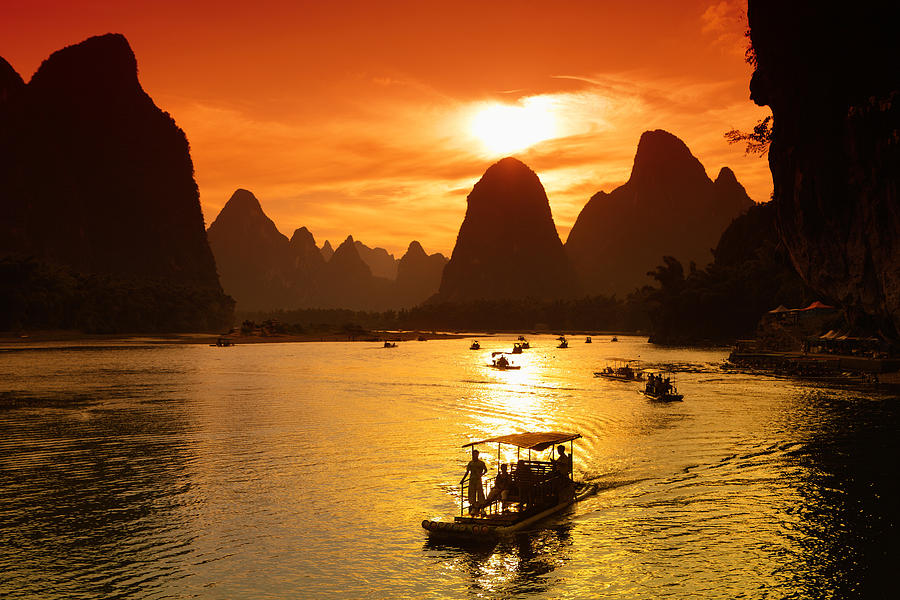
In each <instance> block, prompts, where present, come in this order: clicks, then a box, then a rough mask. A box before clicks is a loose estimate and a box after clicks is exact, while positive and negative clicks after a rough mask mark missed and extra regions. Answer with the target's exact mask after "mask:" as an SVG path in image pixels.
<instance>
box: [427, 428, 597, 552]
mask: <svg viewBox="0 0 900 600" xmlns="http://www.w3.org/2000/svg"><path fill="white" fill-rule="evenodd" d="M580 437H581V434H578V433H570V432H559V431H545V432H526V433H513V434H508V435H501V436H497V437H492V438H488V439H486V440H480V441H477V442H470V443H468V444H465V445H463V448H472V449H473V450H474V447H475V446H478V445H480V444H493V443H496V444H497V462H498V463H499V464H500V466H499V467H498V473H497V475H496V476H495V477H494V478H491V479H488V480H487V481H486V483H487V484H488V486H487V489H486V490H481V489H479V488H480V486H481V484H482V482H481V476H480V473H479V474H477V475H475V476H472V477H470V476H469V473H470V472H471V469H470V468H467V470H466V476H465V477H464V478H463V481H461V482H460V506H459V515H456V516H453V517H452V518H446V519H425V520H423V521H422V527H423V528H424V529H425V530H426V531H427V532H428V535H429V537H432V538H438V539H444V540H450V541H460V542H493V541H496V540H497V539H498V538H500V537H502V536H504V535H508V534H511V533H513V532H515V531H518V530H520V529H523V528H525V527H528V526H530V525H532V524H534V523H536V522H538V521H540V520H541V519H544V518H546V517H549V516H550V515H552V514H554V513H557V512H559V511H561V510H563V509H564V508H566V507H567V506H570V505H571V504H572V503H574V502H575V501H577V500H580V499H581V498H582V497H584V496H585V495H586V494H587V493H588V492H587V490H586V489H585V488H583V487H582V486H577V485H576V484H575V482H574V481H573V476H572V475H573V468H572V450H573V447H572V442H573V441H574V440H576V439H578V438H580ZM566 442H568V443H569V454H568V455H567V454H565V444H566ZM503 446H513V447H515V448H516V454H515V456H516V458H517V460H516V461H515V462H512V461H511V460H510V462H509V463H503V462H502V461H503V459H504V458H503V455H502V453H501V450H502V447H503ZM560 448H562V451H560ZM548 449H549V450H550V456H549V457H547V460H533V459H532V452H538V453H539V452H544V451H546V450H548ZM522 450H527V451H528V455H527V456H528V459H527V460H525V459H522V458H520V456H521V451H522ZM554 450H555V451H556V452H557V453H558V455H557V456H556V457H554V455H553V453H554ZM507 456H508V457H510V458H511V455H510V454H507ZM478 460H479V459H478V455H477V453H476V452H473V459H472V462H470V463H469V466H470V467H471V466H472V465H473V464H476V465H477V464H478ZM481 464H482V465H483V464H484V463H483V462H482V463H481ZM484 468H486V466H485V467H484ZM472 486H479V488H475V489H470V488H471V487H472ZM484 491H486V492H487V495H486V496H484V497H483V499H479V498H482V496H483V494H479V492H484ZM470 498H471V499H473V500H472V502H468V499H470Z"/></svg>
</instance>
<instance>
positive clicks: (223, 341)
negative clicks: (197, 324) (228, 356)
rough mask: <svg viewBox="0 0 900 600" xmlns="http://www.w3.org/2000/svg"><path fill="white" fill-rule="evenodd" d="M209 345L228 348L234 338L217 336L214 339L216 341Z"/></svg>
mask: <svg viewBox="0 0 900 600" xmlns="http://www.w3.org/2000/svg"><path fill="white" fill-rule="evenodd" d="M210 346H217V347H219V348H230V347H231V346H234V340H232V339H231V338H227V337H219V338H218V339H217V340H216V343H215V344H210Z"/></svg>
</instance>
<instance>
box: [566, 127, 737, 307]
mask: <svg viewBox="0 0 900 600" xmlns="http://www.w3.org/2000/svg"><path fill="white" fill-rule="evenodd" d="M752 204H753V202H752V201H751V200H750V198H749V197H748V196H747V193H746V192H745V191H744V188H743V187H742V186H741V185H740V183H738V181H737V179H736V178H735V176H734V173H733V172H732V171H731V169H728V168H727V167H725V168H723V169H722V170H721V171H720V172H719V175H718V177H717V178H716V181H715V182H713V181H711V180H710V179H709V177H708V176H707V175H706V170H705V169H704V168H703V165H702V164H700V161H699V160H697V159H696V158H695V157H694V156H693V155H692V154H691V151H690V150H689V149H688V147H687V146H686V145H685V144H684V142H682V141H681V140H680V139H678V138H677V137H675V136H674V135H672V134H670V133H668V132H666V131H662V130H656V131H647V132H644V134H643V135H641V139H640V142H639V143H638V148H637V153H636V154H635V157H634V166H633V167H632V170H631V177H630V178H629V180H628V182H627V183H625V184H624V185H622V186H620V187H618V188H616V189H615V190H613V191H612V192H611V193H606V192H602V191H601V192H598V193H597V194H595V195H594V196H593V197H592V198H591V199H590V201H588V203H587V204H586V205H585V207H584V208H583V209H582V211H581V214H579V215H578V219H577V220H576V221H575V225H574V226H573V227H572V231H571V232H570V233H569V237H568V239H567V240H566V252H567V253H568V255H569V257H570V258H571V260H572V263H573V264H574V265H575V269H576V271H577V272H578V275H579V276H580V277H581V281H582V283H583V284H584V286H585V290H586V291H587V292H588V293H591V294H612V293H615V294H618V295H619V296H620V297H623V296H625V295H626V294H628V293H629V292H631V291H632V290H634V289H635V288H636V287H639V286H641V285H645V284H649V283H650V280H649V278H648V277H647V272H648V271H652V270H653V269H654V268H655V267H656V266H657V265H659V264H660V263H661V261H662V257H663V256H664V255H668V256H674V257H675V258H677V259H678V260H680V261H682V262H684V263H688V262H690V261H693V262H695V263H697V265H698V266H701V267H702V266H703V265H706V264H707V263H709V262H710V261H711V260H712V252H711V249H712V248H713V247H715V245H716V242H717V241H718V239H719V236H720V235H722V232H723V231H724V230H725V228H726V227H727V226H728V224H729V223H730V222H731V221H732V219H734V218H735V217H736V216H738V215H739V214H741V213H742V212H743V211H745V210H746V209H748V208H749V207H750V206H751V205H752Z"/></svg>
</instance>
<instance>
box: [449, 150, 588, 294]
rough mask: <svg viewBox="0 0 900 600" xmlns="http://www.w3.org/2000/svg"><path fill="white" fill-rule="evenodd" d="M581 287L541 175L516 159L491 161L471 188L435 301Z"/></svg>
mask: <svg viewBox="0 0 900 600" xmlns="http://www.w3.org/2000/svg"><path fill="white" fill-rule="evenodd" d="M580 289H581V287H580V285H579V283H578V280H577V278H576V276H575V272H574V270H573V269H572V265H571V264H570V263H569V259H568V258H567V257H566V253H565V250H564V249H563V245H562V242H560V239H559V235H558V233H557V231H556V226H555V225H554V223H553V216H552V215H551V212H550V203H549V201H548V200H547V194H546V193H545V192H544V186H543V185H541V182H540V180H539V179H538V176H537V175H536V174H535V173H534V171H532V170H531V169H529V168H528V167H527V166H526V165H525V164H524V163H522V162H521V161H519V160H517V159H515V158H504V159H503V160H501V161H499V162H497V163H495V164H494V165H492V166H491V167H490V168H488V169H487V171H485V173H484V175H483V176H482V177H481V179H480V180H479V181H478V183H476V184H475V187H473V188H472V191H471V192H470V193H469V196H468V207H467V209H466V216H465V218H464V220H463V223H462V226H461V227H460V229H459V234H458V236H457V238H456V246H455V247H454V249H453V254H452V256H451V257H450V261H449V262H448V263H447V266H446V267H445V268H444V273H443V278H442V279H441V287H440V291H439V294H438V297H437V298H436V300H438V301H444V302H455V301H469V300H479V299H503V298H536V299H554V298H566V297H572V296H574V295H576V294H578V293H579V292H580Z"/></svg>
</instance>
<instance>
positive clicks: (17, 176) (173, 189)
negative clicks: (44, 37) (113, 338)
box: [0, 34, 233, 329]
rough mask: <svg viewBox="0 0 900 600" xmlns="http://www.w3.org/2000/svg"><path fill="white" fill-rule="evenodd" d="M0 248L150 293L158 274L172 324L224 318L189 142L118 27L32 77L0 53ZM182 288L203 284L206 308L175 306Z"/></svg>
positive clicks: (219, 322)
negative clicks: (153, 92)
mask: <svg viewBox="0 0 900 600" xmlns="http://www.w3.org/2000/svg"><path fill="white" fill-rule="evenodd" d="M0 253H5V254H11V253H15V254H19V255H27V256H32V257H36V258H38V259H39V260H41V261H47V263H48V264H53V265H58V266H60V267H62V268H64V269H66V270H68V271H69V272H71V273H73V274H83V275H102V276H104V277H108V278H113V279H114V280H116V281H123V282H124V281H129V282H133V283H135V285H138V284H140V286H142V289H145V290H146V289H148V288H147V285H150V284H148V283H147V282H151V281H152V282H155V283H154V284H153V285H156V286H157V287H158V288H159V290H160V292H159V294H158V295H157V297H158V298H163V297H169V298H170V300H171V302H172V303H173V304H172V311H173V312H177V311H180V314H173V315H172V319H173V322H172V328H173V329H174V328H177V329H184V328H196V329H199V328H206V329H208V328H216V329H218V328H220V327H223V326H225V325H226V324H227V323H230V320H231V314H232V309H233V303H232V302H231V300H230V299H228V298H227V297H226V296H225V295H224V294H223V293H222V288H221V286H220V285H219V279H218V276H217V274H216V265H215V262H214V260H213V255H212V252H211V251H210V248H209V244H208V243H207V238H206V233H205V230H204V226H203V215H202V213H201V210H200V201H199V192H198V189H197V184H196V183H195V181H194V172H193V164H192V162H191V157H190V152H189V148H188V142H187V139H186V137H185V135H184V132H183V131H182V130H181V129H179V128H178V126H177V125H176V124H175V122H174V121H173V120H172V118H171V117H170V116H169V115H168V114H167V113H165V112H163V111H162V110H160V109H159V108H158V107H157V106H156V105H155V104H154V103H153V100H152V99H151V98H150V97H149V96H148V95H147V94H146V92H144V90H143V89H142V88H141V85H140V83H139V81H138V77H137V61H136V59H135V56H134V54H133V52H132V50H131V48H130V47H129V45H128V42H127V40H126V39H125V38H124V37H123V36H122V35H118V34H107V35H102V36H97V37H92V38H89V39H87V40H85V41H84V42H81V43H79V44H75V45H73V46H69V47H67V48H64V49H62V50H59V51H57V52H55V53H53V54H52V55H51V56H50V57H49V58H48V59H47V60H45V61H44V62H43V64H41V66H40V68H39V69H38V70H37V72H36V73H35V74H34V76H33V77H32V79H31V81H30V82H29V83H28V84H27V85H24V84H23V83H22V80H21V78H20V77H19V76H18V75H17V74H15V71H13V70H12V68H11V67H10V66H9V64H8V63H6V61H0ZM166 286H177V287H178V288H179V290H181V291H177V292H176V291H175V290H174V288H172V290H171V291H170V292H165V293H164V292H163V291H162V290H163V288H165V287H166ZM184 290H202V291H203V294H202V295H203V296H204V298H205V300H204V302H206V303H207V305H206V306H203V307H200V306H197V307H194V308H191V307H189V306H187V305H186V304H184V303H182V302H181V300H180V299H179V297H178V294H182V292H184ZM167 293H168V294H169V296H166V294H167ZM182 297H183V294H182ZM123 301H124V302H127V300H123ZM122 309H123V310H125V311H127V306H126V307H123V308H122ZM135 310H138V309H135ZM188 312H190V313H191V314H193V315H195V316H194V317H191V318H184V315H186V314H187V313H188ZM204 312H205V314H206V317H197V315H199V314H200V313H204ZM153 326H154V327H161V328H165V327H166V325H165V323H164V322H161V321H155V322H154V325H153ZM113 328H115V327H114V326H113Z"/></svg>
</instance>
